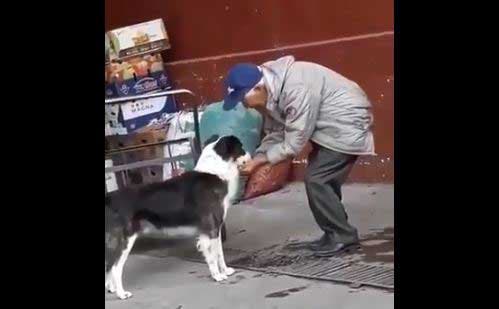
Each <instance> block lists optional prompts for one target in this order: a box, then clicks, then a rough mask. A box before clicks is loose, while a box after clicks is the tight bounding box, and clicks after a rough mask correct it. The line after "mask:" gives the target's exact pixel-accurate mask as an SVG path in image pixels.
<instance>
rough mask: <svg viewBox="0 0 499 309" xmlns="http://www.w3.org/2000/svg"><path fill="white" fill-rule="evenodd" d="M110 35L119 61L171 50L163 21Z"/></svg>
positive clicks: (133, 27)
mask: <svg viewBox="0 0 499 309" xmlns="http://www.w3.org/2000/svg"><path fill="white" fill-rule="evenodd" d="M108 35H109V38H110V40H111V44H112V46H113V49H114V52H115V54H116V56H117V57H118V59H119V58H126V57H130V56H134V55H139V54H143V53H147V52H152V51H161V50H165V49H169V48H170V40H169V39H168V34H167V33H166V30H165V25H164V23H163V20H162V19H155V20H152V21H148V22H144V23H140V24H136V25H132V26H127V27H123V28H119V29H115V30H111V31H109V32H108ZM111 60H113V59H111Z"/></svg>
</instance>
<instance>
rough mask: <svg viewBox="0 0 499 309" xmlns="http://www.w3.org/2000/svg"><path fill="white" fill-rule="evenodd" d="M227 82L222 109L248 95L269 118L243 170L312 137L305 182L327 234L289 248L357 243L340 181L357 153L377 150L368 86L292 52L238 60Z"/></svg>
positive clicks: (323, 251)
mask: <svg viewBox="0 0 499 309" xmlns="http://www.w3.org/2000/svg"><path fill="white" fill-rule="evenodd" d="M225 84H226V85H225V86H226V87H227V93H226V96H225V99H224V109H226V110H229V109H232V108H234V107H235V106H236V105H237V104H238V103H239V102H242V103H243V105H244V106H245V107H246V108H254V109H256V110H257V111H259V112H260V113H261V114H262V115H263V116H264V117H265V124H264V129H265V133H266V136H265V137H264V139H263V140H262V143H261V145H260V146H259V148H258V149H257V150H256V154H255V156H254V158H253V160H251V161H249V162H248V163H247V164H246V165H245V167H244V168H243V169H242V171H241V172H242V173H243V174H246V175H248V174H251V173H252V172H254V171H255V169H256V168H257V167H258V166H260V165H262V164H265V163H267V162H269V163H271V164H276V163H278V162H280V161H282V160H285V159H287V158H290V157H294V156H296V155H297V154H298V153H299V152H300V151H301V150H302V149H303V148H304V147H305V145H306V144H307V142H308V141H309V140H310V141H311V143H312V146H313V150H312V152H311V153H310V155H309V158H308V162H309V164H308V166H307V171H306V174H305V188H306V192H307V197H308V202H309V205H310V209H311V210H312V214H313V216H314V218H315V220H316V222H317V224H318V225H319V227H320V228H321V229H322V231H324V234H323V235H322V237H321V238H320V239H318V240H314V241H307V242H299V243H293V244H291V245H290V247H291V248H296V249H298V248H307V249H310V250H312V251H314V254H315V255H316V256H333V255H336V254H338V253H341V252H344V251H347V250H350V249H355V248H358V244H359V236H358V232H357V229H356V228H355V227H353V226H352V225H351V224H350V223H349V222H348V216H347V213H346V212H345V208H344V206H343V204H342V202H341V200H342V195H341V186H342V184H343V183H344V182H345V180H346V178H347V176H348V174H349V172H350V171H351V169H352V167H353V165H354V163H355V161H356V159H357V157H358V156H359V155H373V154H374V139H373V133H372V123H373V116H372V113H371V104H370V102H369V100H368V98H367V96H366V94H365V93H364V91H363V90H362V89H361V88H360V87H359V86H358V85H357V84H356V83H355V82H353V81H351V80H348V79H347V78H345V77H343V76H341V75H340V74H338V73H336V72H334V71H332V70H330V69H328V68H326V67H324V66H321V65H319V64H315V63H310V62H302V61H295V59H294V57H292V56H286V57H282V58H280V59H277V60H275V61H270V62H266V63H264V64H262V65H260V66H257V65H254V64H247V63H242V64H237V65H235V66H234V67H233V68H231V70H230V71H229V73H228V75H227V78H226V80H225Z"/></svg>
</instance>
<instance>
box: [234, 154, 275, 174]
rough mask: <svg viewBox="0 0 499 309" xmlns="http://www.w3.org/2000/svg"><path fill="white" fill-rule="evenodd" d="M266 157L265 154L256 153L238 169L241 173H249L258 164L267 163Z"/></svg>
mask: <svg viewBox="0 0 499 309" xmlns="http://www.w3.org/2000/svg"><path fill="white" fill-rule="evenodd" d="M267 162H268V161H267V157H266V156H265V155H257V156H255V157H254V158H253V160H250V161H248V162H246V164H245V165H244V166H243V167H241V169H240V170H239V171H240V172H241V175H247V176H249V175H251V174H252V173H253V172H254V171H255V170H256V169H257V168H258V167H259V166H261V165H263V164H265V163H267Z"/></svg>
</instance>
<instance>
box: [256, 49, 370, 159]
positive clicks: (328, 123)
mask: <svg viewBox="0 0 499 309" xmlns="http://www.w3.org/2000/svg"><path fill="white" fill-rule="evenodd" d="M261 68H262V70H263V74H264V82H265V85H266V87H267V89H268V92H269V97H268V99H267V111H268V114H269V116H267V117H266V118H265V124H264V131H265V133H266V134H267V135H266V136H265V138H264V139H263V140H262V143H261V145H260V147H258V149H257V150H256V153H257V154H266V156H267V159H268V160H269V162H270V163H272V164H275V163H278V162H280V161H282V160H284V159H286V158H288V157H292V156H296V155H297V154H298V153H299V152H300V151H301V150H302V149H303V148H304V147H305V145H306V143H307V141H308V140H311V141H313V142H315V143H317V144H319V145H321V146H324V147H326V148H329V149H332V150H335V151H338V152H342V153H347V154H355V155H372V154H375V153H374V138H373V133H372V123H373V116H372V112H371V103H370V102H369V100H368V98H367V96H366V94H365V93H364V91H363V90H362V89H361V88H360V87H359V85H357V84H356V83H354V82H353V81H351V80H348V79H347V78H345V77H343V76H341V75H340V74H338V73H336V72H334V71H332V70H330V69H328V68H326V67H324V66H321V65H318V64H315V63H310V62H302V61H295V59H294V57H292V56H286V57H282V58H280V59H277V60H275V61H270V62H266V63H264V64H263V65H261Z"/></svg>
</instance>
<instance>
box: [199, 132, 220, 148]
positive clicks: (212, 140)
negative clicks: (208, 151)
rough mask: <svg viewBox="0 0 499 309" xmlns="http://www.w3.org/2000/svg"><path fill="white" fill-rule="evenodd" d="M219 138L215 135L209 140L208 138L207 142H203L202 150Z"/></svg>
mask: <svg viewBox="0 0 499 309" xmlns="http://www.w3.org/2000/svg"><path fill="white" fill-rule="evenodd" d="M219 138H220V136H218V135H217V134H214V135H212V136H211V137H210V138H208V139H207V140H205V141H204V143H203V148H204V147H206V146H207V145H209V144H211V143H213V142H216V141H217V140H218V139H219Z"/></svg>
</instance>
